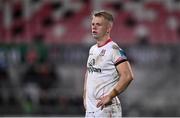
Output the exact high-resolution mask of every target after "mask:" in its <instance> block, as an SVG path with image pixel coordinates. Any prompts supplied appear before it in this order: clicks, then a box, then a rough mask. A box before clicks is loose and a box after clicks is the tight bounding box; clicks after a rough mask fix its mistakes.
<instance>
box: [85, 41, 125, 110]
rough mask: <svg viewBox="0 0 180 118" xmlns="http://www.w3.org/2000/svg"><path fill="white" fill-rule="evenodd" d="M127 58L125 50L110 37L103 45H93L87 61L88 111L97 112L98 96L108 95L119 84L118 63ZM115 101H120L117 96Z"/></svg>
mask: <svg viewBox="0 0 180 118" xmlns="http://www.w3.org/2000/svg"><path fill="white" fill-rule="evenodd" d="M126 60H127V57H126V55H125V53H124V51H123V50H122V49H121V48H119V46H118V45H117V44H116V43H115V42H113V41H112V40H111V39H109V40H108V41H107V42H106V43H105V44H104V45H103V46H101V47H98V46H97V44H95V45H93V46H92V47H91V48H90V50H89V57H88V61H87V84H86V106H87V109H86V110H87V112H95V111H98V110H99V109H100V108H97V107H96V105H97V102H98V98H100V97H102V96H104V95H107V94H108V93H109V92H110V91H111V90H112V89H113V88H114V86H115V85H116V84H117V82H118V80H119V78H120V77H119V75H118V72H117V70H116V65H118V64H120V63H122V62H124V61H126ZM112 102H113V103H120V101H119V99H118V98H117V97H116V98H114V99H113V101H112Z"/></svg>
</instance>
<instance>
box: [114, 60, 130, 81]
mask: <svg viewBox="0 0 180 118" xmlns="http://www.w3.org/2000/svg"><path fill="white" fill-rule="evenodd" d="M116 69H117V71H118V73H119V75H120V76H123V77H122V78H128V79H131V80H132V79H133V72H132V68H131V65H130V63H129V62H128V61H125V62H122V63H120V64H118V65H117V66H116Z"/></svg>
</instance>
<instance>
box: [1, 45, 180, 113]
mask: <svg viewBox="0 0 180 118" xmlns="http://www.w3.org/2000/svg"><path fill="white" fill-rule="evenodd" d="M89 48H90V46H87V45H86V46H85V45H80V44H78V45H75V44H73V45H44V44H43V43H40V42H36V43H34V44H31V45H28V44H11V45H10V44H2V45H1V46H0V81H1V82H0V104H1V105H0V115H1V116H9V115H47V116H49V115H52V116H54V115H58V116H83V115H84V109H83V102H82V101H83V100H82V93H83V82H84V74H85V71H86V60H87V57H88V50H89ZM121 48H123V49H124V50H125V51H126V54H127V56H128V59H129V61H130V63H131V64H132V67H133V71H134V74H135V80H133V82H132V84H131V85H130V87H129V88H128V89H127V90H126V91H125V92H124V93H123V94H122V95H120V99H121V100H122V105H123V110H124V112H123V114H124V116H179V115H180V114H179V113H180V112H179V109H178V108H179V104H178V103H179V102H178V100H179V98H180V96H179V95H178V91H179V90H180V88H179V86H178V83H179V78H180V74H179V69H180V67H179V64H180V56H179V53H180V48H179V46H178V45H173V46H172V45H171V46H164V45H132V46H121Z"/></svg>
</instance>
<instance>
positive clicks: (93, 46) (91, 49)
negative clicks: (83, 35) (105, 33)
mask: <svg viewBox="0 0 180 118" xmlns="http://www.w3.org/2000/svg"><path fill="white" fill-rule="evenodd" d="M96 47H97V46H96V44H94V45H92V46H91V47H90V49H89V52H91V51H93V50H94V49H95V48H96Z"/></svg>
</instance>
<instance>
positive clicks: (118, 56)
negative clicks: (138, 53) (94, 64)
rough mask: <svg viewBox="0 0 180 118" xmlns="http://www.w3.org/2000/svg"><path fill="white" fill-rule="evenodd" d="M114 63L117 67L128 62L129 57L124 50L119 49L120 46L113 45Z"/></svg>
mask: <svg viewBox="0 0 180 118" xmlns="http://www.w3.org/2000/svg"><path fill="white" fill-rule="evenodd" d="M112 55H113V56H112V61H113V63H114V65H115V66H117V65H118V64H120V63H122V62H124V61H127V56H126V53H125V51H124V50H122V49H121V48H119V46H118V45H113V46H112Z"/></svg>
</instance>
